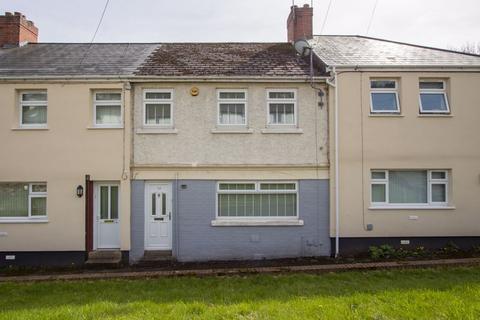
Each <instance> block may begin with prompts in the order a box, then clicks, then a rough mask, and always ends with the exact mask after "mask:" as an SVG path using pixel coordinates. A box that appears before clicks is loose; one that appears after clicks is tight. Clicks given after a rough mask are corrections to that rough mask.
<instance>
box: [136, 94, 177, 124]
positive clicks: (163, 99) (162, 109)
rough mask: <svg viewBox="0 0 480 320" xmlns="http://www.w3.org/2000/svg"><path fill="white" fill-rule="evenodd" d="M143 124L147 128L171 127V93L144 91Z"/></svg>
mask: <svg viewBox="0 0 480 320" xmlns="http://www.w3.org/2000/svg"><path fill="white" fill-rule="evenodd" d="M143 110H144V122H143V125H144V126H147V127H173V118H172V114H173V91H172V90H164V89H155V90H153V89H152V90H145V91H144V94H143Z"/></svg>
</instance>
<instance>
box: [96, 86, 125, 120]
mask: <svg viewBox="0 0 480 320" xmlns="http://www.w3.org/2000/svg"><path fill="white" fill-rule="evenodd" d="M93 108H94V121H95V122H94V123H95V126H98V127H119V126H121V125H122V93H121V92H108V91H107V92H95V93H94V99H93Z"/></svg>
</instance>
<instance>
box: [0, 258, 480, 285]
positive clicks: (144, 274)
mask: <svg viewBox="0 0 480 320" xmlns="http://www.w3.org/2000/svg"><path fill="white" fill-rule="evenodd" d="M442 266H480V258H466V259H443V260H422V261H395V262H368V263H349V264H323V265H304V266H282V267H249V268H217V269H197V270H154V269H152V270H138V271H136V270H129V271H114V270H112V271H98V272H94V271H91V272H85V273H71V274H49V275H43V274H42V275H23V276H2V277H0V282H9V281H11V282H28V281H51V280H96V279H140V278H158V277H175V276H220V275H239V274H259V273H291V272H309V273H320V272H336V271H347V270H374V269H398V268H425V267H442Z"/></svg>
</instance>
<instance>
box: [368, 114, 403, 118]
mask: <svg viewBox="0 0 480 320" xmlns="http://www.w3.org/2000/svg"><path fill="white" fill-rule="evenodd" d="M368 116H369V117H372V118H384V117H386V118H403V117H405V116H404V115H403V114H401V113H370V114H369V115H368Z"/></svg>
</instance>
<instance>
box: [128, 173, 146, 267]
mask: <svg viewBox="0 0 480 320" xmlns="http://www.w3.org/2000/svg"><path fill="white" fill-rule="evenodd" d="M131 193H132V194H131V204H130V205H131V211H130V228H131V229H130V241H131V244H130V262H135V261H138V260H139V259H140V258H141V257H142V256H143V251H144V239H145V236H144V234H145V181H143V180H132V187H131Z"/></svg>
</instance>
